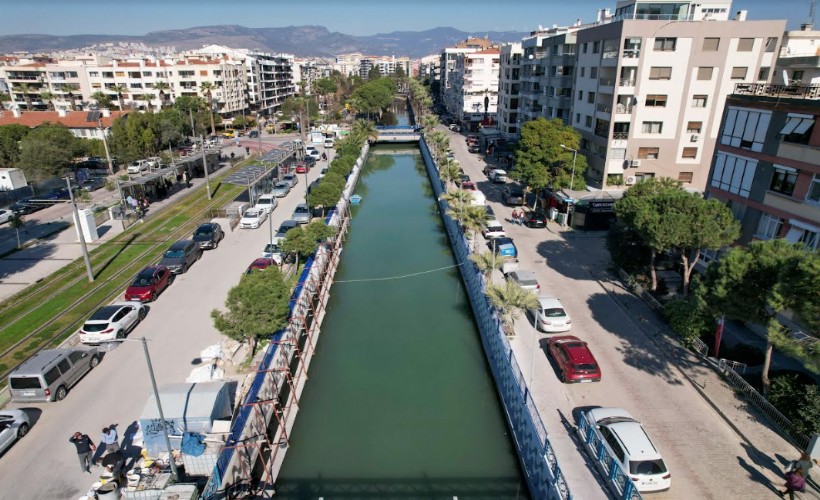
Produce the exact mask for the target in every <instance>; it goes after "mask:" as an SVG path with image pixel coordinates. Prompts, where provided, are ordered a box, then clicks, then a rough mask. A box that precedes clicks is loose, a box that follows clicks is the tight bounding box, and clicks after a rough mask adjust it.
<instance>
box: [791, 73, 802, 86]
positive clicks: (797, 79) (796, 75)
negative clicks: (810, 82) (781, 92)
mask: <svg viewBox="0 0 820 500" xmlns="http://www.w3.org/2000/svg"><path fill="white" fill-rule="evenodd" d="M803 74H804V72H803V71H802V70H794V71H792V77H791V81H790V82H789V84H791V85H794V84H795V83H800V82H802V81H803Z"/></svg>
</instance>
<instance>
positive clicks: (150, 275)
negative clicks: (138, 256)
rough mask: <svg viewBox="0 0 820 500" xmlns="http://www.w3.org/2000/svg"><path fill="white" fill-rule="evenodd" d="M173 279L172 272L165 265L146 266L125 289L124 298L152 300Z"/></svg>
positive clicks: (143, 300)
mask: <svg viewBox="0 0 820 500" xmlns="http://www.w3.org/2000/svg"><path fill="white" fill-rule="evenodd" d="M173 281H174V278H173V274H171V271H170V270H169V269H168V268H167V267H165V266H148V267H146V268H145V269H143V270H142V271H140V272H139V274H137V277H136V278H134V281H133V282H132V283H131V285H130V286H129V287H128V288H126V289H125V300H137V301H140V302H153V301H155V300H156V299H157V296H158V295H159V294H161V293H162V292H163V290H165V289H166V288H168V285H170V284H171V283H172V282H173Z"/></svg>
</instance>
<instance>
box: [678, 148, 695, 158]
mask: <svg viewBox="0 0 820 500" xmlns="http://www.w3.org/2000/svg"><path fill="white" fill-rule="evenodd" d="M697 157H698V148H683V154H681V158H687V159H689V160H694V159H695V158H697Z"/></svg>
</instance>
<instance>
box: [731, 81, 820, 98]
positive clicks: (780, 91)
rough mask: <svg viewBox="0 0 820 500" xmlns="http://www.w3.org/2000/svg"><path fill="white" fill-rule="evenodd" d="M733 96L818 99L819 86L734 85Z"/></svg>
mask: <svg viewBox="0 0 820 500" xmlns="http://www.w3.org/2000/svg"><path fill="white" fill-rule="evenodd" d="M734 93H735V94H738V95H754V96H767V97H785V98H791V99H820V85H775V84H768V83H736V84H735V91H734Z"/></svg>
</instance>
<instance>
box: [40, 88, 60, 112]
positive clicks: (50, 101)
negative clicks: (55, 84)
mask: <svg viewBox="0 0 820 500" xmlns="http://www.w3.org/2000/svg"><path fill="white" fill-rule="evenodd" d="M55 97H57V96H56V95H55V94H54V92H51V91H49V90H44V91H42V92H40V99H42V100H43V101H45V102H46V104H47V105H48V110H49V111H54V98H55Z"/></svg>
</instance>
